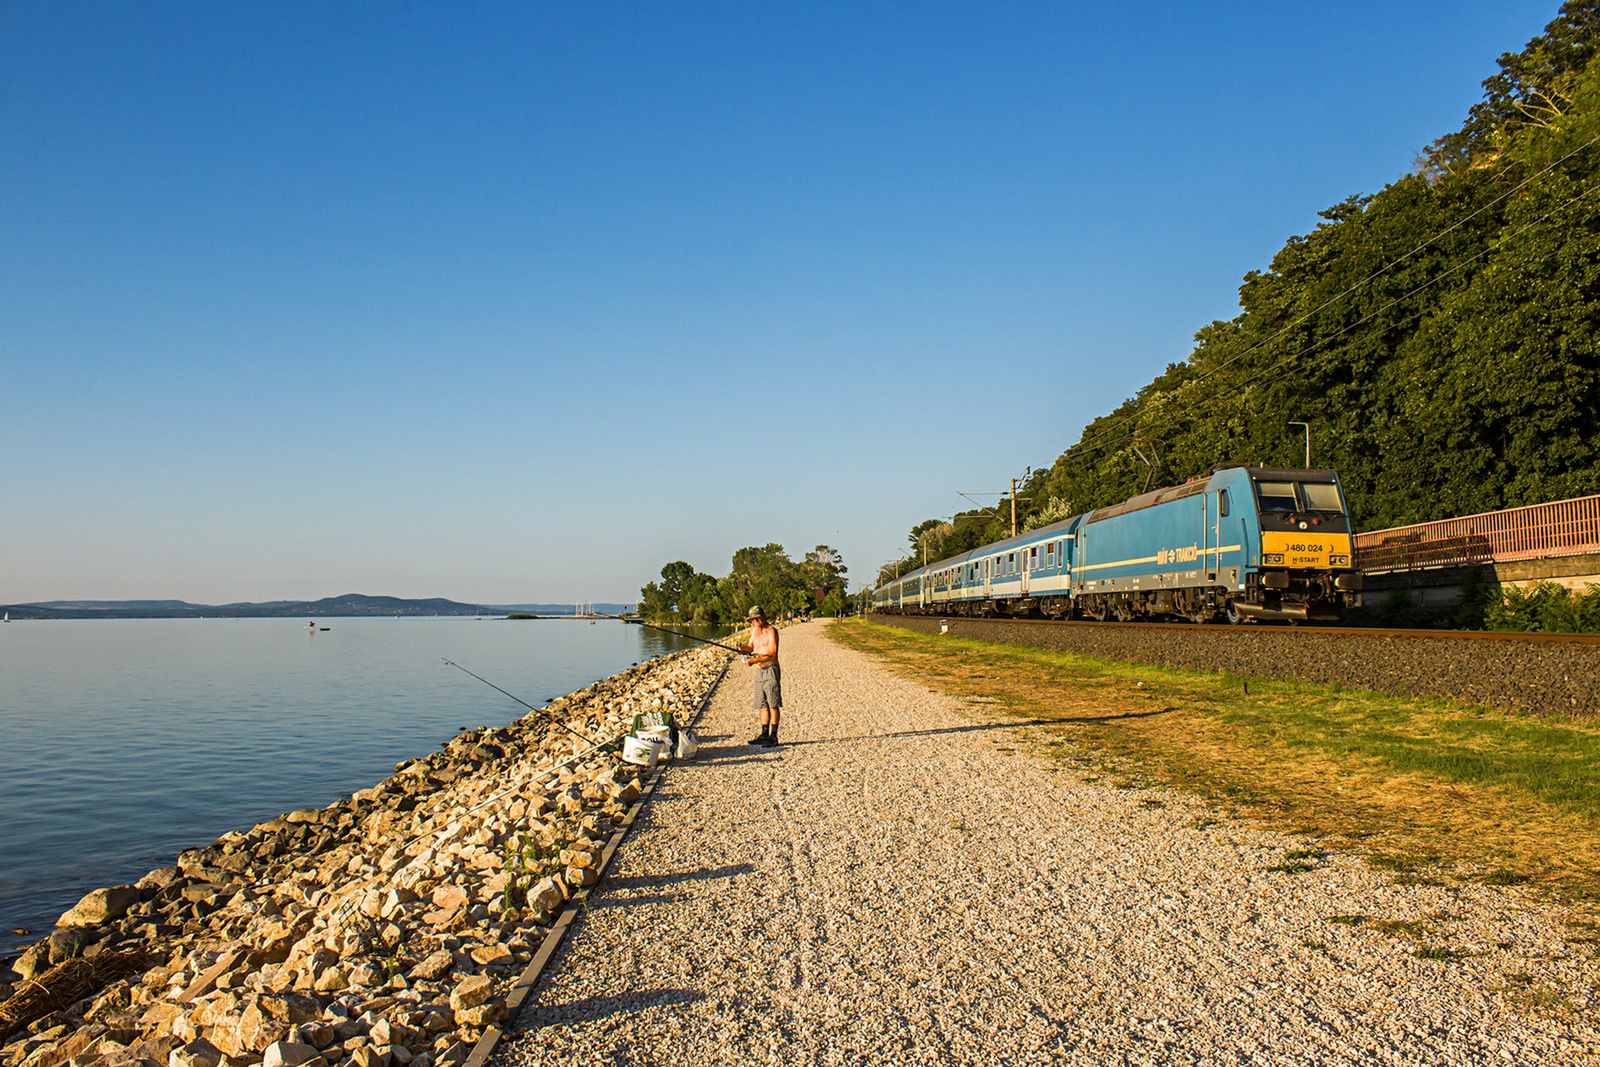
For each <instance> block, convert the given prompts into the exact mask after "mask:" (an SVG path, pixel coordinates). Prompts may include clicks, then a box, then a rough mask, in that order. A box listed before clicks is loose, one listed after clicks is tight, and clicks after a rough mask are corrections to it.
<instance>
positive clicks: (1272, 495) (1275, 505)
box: [1256, 482, 1300, 511]
mask: <svg viewBox="0 0 1600 1067" xmlns="http://www.w3.org/2000/svg"><path fill="white" fill-rule="evenodd" d="M1256 499H1258V500H1260V501H1261V510H1262V511H1298V510H1300V501H1299V500H1298V498H1296V496H1295V493H1294V483H1293V482H1257V483H1256Z"/></svg>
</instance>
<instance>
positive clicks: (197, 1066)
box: [167, 1037, 222, 1067]
mask: <svg viewBox="0 0 1600 1067" xmlns="http://www.w3.org/2000/svg"><path fill="white" fill-rule="evenodd" d="M221 1062H222V1050H221V1049H219V1048H218V1047H217V1046H215V1045H213V1044H212V1043H211V1042H209V1041H207V1040H206V1039H205V1038H203V1037H197V1038H195V1039H194V1040H193V1041H191V1042H189V1043H188V1044H187V1045H184V1046H183V1047H181V1048H175V1049H173V1050H172V1051H171V1052H169V1053H168V1054H167V1067H217V1065H218V1064H220V1063H221Z"/></svg>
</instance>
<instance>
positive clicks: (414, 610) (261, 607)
mask: <svg viewBox="0 0 1600 1067" xmlns="http://www.w3.org/2000/svg"><path fill="white" fill-rule="evenodd" d="M592 607H593V609H594V610H595V611H596V612H598V613H600V614H602V615H620V614H622V613H624V612H631V611H632V610H633V608H634V605H632V604H594V605H592ZM0 611H5V612H7V613H9V614H10V616H11V617H12V618H13V619H199V618H207V619H290V618H299V619H305V618H312V619H314V618H317V617H319V616H320V617H323V618H329V619H340V618H360V617H363V616H385V615H391V616H402V615H408V616H421V615H508V614H510V613H512V612H519V613H527V614H531V615H571V614H573V613H574V609H573V605H572V604H463V603H461V602H460V601H457V600H446V599H444V598H443V597H433V598H430V599H427V600H407V599H404V598H402V597H393V596H366V595H364V594H362V593H346V594H345V595H344V596H330V597H323V598H322V599H321V600H269V601H265V602H263V603H259V604H249V603H241V604H191V603H189V602H188V601H187V600H43V601H37V602H35V603H31V604H0Z"/></svg>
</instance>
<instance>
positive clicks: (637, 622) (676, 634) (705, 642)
mask: <svg viewBox="0 0 1600 1067" xmlns="http://www.w3.org/2000/svg"><path fill="white" fill-rule="evenodd" d="M595 618H597V619H616V620H617V621H618V622H622V623H632V624H633V625H635V626H643V627H646V628H647V629H651V630H660V631H661V632H662V633H664V634H672V635H673V636H674V637H687V638H688V639H689V640H691V641H699V642H700V643H701V644H703V645H716V646H717V647H718V648H725V649H727V650H728V651H729V652H733V653H735V654H737V655H740V656H745V655H749V653H747V652H746V651H745V650H744V649H742V648H734V647H733V646H732V645H725V644H723V643H722V642H721V641H713V640H711V638H709V637H696V636H695V635H694V634H686V633H684V632H683V631H682V630H670V629H668V628H667V627H665V626H657V625H656V624H655V623H651V622H645V621H644V620H643V619H630V618H629V617H628V616H626V615H596V616H595ZM507 695H509V694H507Z"/></svg>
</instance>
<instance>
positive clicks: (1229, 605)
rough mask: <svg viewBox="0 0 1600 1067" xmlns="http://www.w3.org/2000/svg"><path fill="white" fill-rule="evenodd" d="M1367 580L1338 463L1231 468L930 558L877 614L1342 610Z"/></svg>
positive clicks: (892, 587)
mask: <svg viewBox="0 0 1600 1067" xmlns="http://www.w3.org/2000/svg"><path fill="white" fill-rule="evenodd" d="M1360 588H1361V576H1360V574H1359V573H1357V572H1356V571H1355V570H1353V569H1352V567H1351V531H1350V519H1349V513H1348V509H1347V508H1346V506H1345V498H1344V490H1343V489H1342V487H1341V486H1340V485H1339V478H1338V475H1337V474H1335V473H1334V472H1333V471H1331V470H1318V469H1303V470H1302V469H1296V468H1273V467H1226V468H1223V469H1220V470H1216V471H1213V472H1211V473H1210V474H1208V475H1205V476H1202V477H1199V478H1195V479H1192V480H1190V481H1189V482H1187V483H1185V484H1183V485H1178V486H1171V487H1169V488H1165V489H1157V490H1154V491H1152V492H1148V493H1142V494H1140V495H1139V496H1135V497H1132V498H1130V499H1128V500H1125V501H1123V502H1122V503H1120V504H1114V505H1112V506H1110V507H1105V508H1098V509H1096V510H1094V511H1090V512H1086V513H1085V514H1082V515H1074V516H1073V517H1072V518H1069V519H1065V520H1063V521H1061V522H1057V523H1054V524H1052V525H1050V526H1045V527H1041V528H1040V529H1037V530H1029V531H1027V532H1026V533H1022V534H1018V535H1017V536H1015V537H1009V538H1006V539H1005V540H1003V541H997V542H995V543H994V544H990V545H984V546H983V547H981V548H976V549H973V550H972V551H971V552H968V553H965V554H963V555H960V556H955V557H951V558H950V559H945V560H940V561H939V562H937V563H933V564H930V565H928V566H926V567H920V568H918V569H917V570H915V571H912V572H911V573H909V574H907V575H905V576H903V577H902V578H900V579H898V580H896V581H894V582H891V583H889V584H888V585H886V586H884V587H883V588H881V589H878V590H876V591H875V592H874V594H873V605H874V607H876V608H877V609H878V610H880V611H899V612H910V613H937V614H946V615H1013V616H1021V615H1035V614H1037V615H1045V616H1048V617H1051V618H1067V617H1070V616H1072V615H1074V614H1078V615H1082V616H1085V617H1087V618H1091V619H1120V620H1130V619H1138V618H1156V617H1168V618H1170V617H1178V618H1186V619H1191V620H1193V621H1195V622H1207V621H1210V620H1213V619H1219V618H1225V619H1227V620H1228V621H1229V622H1241V621H1245V620H1284V619H1286V620H1305V619H1336V618H1338V617H1339V615H1340V614H1341V612H1342V610H1343V608H1344V606H1345V605H1346V604H1347V603H1349V602H1351V601H1352V600H1353V599H1354V597H1355V596H1356V595H1357V593H1358V591H1359V590H1360Z"/></svg>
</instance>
